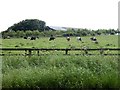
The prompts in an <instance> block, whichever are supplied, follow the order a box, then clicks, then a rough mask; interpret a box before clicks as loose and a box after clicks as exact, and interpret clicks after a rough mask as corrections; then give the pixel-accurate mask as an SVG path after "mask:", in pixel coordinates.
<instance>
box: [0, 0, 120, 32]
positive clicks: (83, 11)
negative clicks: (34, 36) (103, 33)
mask: <svg viewBox="0 0 120 90" xmlns="http://www.w3.org/2000/svg"><path fill="white" fill-rule="evenodd" d="M29 18H31V19H34V18H35V19H40V20H43V21H45V22H46V24H47V25H50V26H70V27H80V28H91V29H98V28H115V29H116V28H117V27H118V26H117V22H118V21H117V20H118V0H2V1H0V31H3V30H6V29H7V28H8V27H9V26H11V25H13V24H14V23H17V22H19V21H22V20H24V19H29Z"/></svg>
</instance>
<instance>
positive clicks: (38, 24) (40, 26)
mask: <svg viewBox="0 0 120 90" xmlns="http://www.w3.org/2000/svg"><path fill="white" fill-rule="evenodd" d="M116 33H120V31H119V30H114V29H108V30H107V29H98V30H89V29H86V28H85V29H83V28H77V29H75V28H67V31H62V30H54V29H52V28H50V27H49V26H46V22H45V21H41V20H38V19H26V20H23V21H21V22H19V23H17V24H14V25H12V26H10V27H9V28H8V29H7V30H6V31H3V32H1V34H2V37H3V38H6V37H7V36H9V37H13V38H20V37H25V36H27V37H28V36H36V37H48V36H50V35H54V36H59V37H62V36H88V35H90V36H95V35H103V34H104V35H115V34H116Z"/></svg>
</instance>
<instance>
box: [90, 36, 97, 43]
mask: <svg viewBox="0 0 120 90" xmlns="http://www.w3.org/2000/svg"><path fill="white" fill-rule="evenodd" d="M90 39H91V40H92V41H93V42H95V44H98V41H97V39H96V38H95V37H92V38H90Z"/></svg>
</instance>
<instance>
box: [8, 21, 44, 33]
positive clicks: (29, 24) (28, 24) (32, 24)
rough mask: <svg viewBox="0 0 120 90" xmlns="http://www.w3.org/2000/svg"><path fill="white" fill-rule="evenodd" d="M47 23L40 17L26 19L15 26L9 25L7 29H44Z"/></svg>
mask: <svg viewBox="0 0 120 90" xmlns="http://www.w3.org/2000/svg"><path fill="white" fill-rule="evenodd" d="M45 25H46V23H45V22H44V21H41V20H38V19H26V20H23V21H21V22H19V23H17V24H14V25H13V26H11V27H9V28H8V29H7V30H8V31H10V30H13V31H18V30H19V31H27V30H32V31H33V30H39V31H44V29H45Z"/></svg>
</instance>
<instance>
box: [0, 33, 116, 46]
mask: <svg viewBox="0 0 120 90" xmlns="http://www.w3.org/2000/svg"><path fill="white" fill-rule="evenodd" d="M90 37H91V36H86V37H82V40H83V42H79V41H77V39H76V37H71V41H70V42H68V41H67V40H66V38H65V37H57V38H56V39H55V40H54V41H48V40H49V37H41V38H39V39H37V40H35V41H34V40H28V39H27V40H26V39H23V38H18V39H16V38H15V39H3V40H2V44H0V45H2V47H6V48H7V47H13V48H16V47H17V48H21V47H26V48H33V47H34V48H82V47H87V48H106V47H107V48H116V47H118V36H117V35H106V36H105V35H102V36H96V38H97V40H98V42H99V44H95V43H93V42H92V41H91V40H90Z"/></svg>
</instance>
